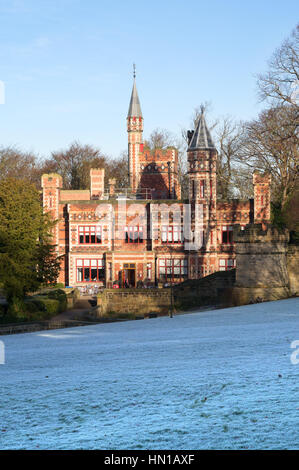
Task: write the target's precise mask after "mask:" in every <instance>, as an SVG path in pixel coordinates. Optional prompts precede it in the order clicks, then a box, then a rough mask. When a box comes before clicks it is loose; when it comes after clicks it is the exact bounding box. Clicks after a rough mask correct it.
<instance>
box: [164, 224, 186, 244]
mask: <svg viewBox="0 0 299 470" xmlns="http://www.w3.org/2000/svg"><path fill="white" fill-rule="evenodd" d="M182 240H183V228H182V227H181V226H180V225H162V228H161V242H162V243H182Z"/></svg>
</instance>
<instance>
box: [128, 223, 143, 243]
mask: <svg viewBox="0 0 299 470" xmlns="http://www.w3.org/2000/svg"><path fill="white" fill-rule="evenodd" d="M125 241H126V243H143V227H140V226H139V225H136V226H131V227H125Z"/></svg>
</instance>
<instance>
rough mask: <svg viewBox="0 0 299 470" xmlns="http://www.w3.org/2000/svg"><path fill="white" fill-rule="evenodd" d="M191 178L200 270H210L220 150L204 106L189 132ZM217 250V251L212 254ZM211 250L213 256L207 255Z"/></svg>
mask: <svg viewBox="0 0 299 470" xmlns="http://www.w3.org/2000/svg"><path fill="white" fill-rule="evenodd" d="M187 156H188V157H187V158H188V179H189V202H190V205H191V230H192V232H193V233H194V238H195V240H196V241H197V243H198V245H197V244H195V246H194V249H195V250H197V251H198V257H196V258H195V260H196V261H195V263H198V264H197V272H198V273H199V275H200V276H201V275H205V274H207V273H209V272H210V263H211V262H212V263H213V264H214V263H215V260H213V261H212V259H213V258H214V257H215V248H216V240H217V237H216V196H217V193H216V185H217V180H216V164H217V150H216V147H215V145H214V143H213V141H212V138H211V134H210V131H209V129H208V127H207V124H206V120H205V117H204V108H203V107H202V109H201V115H200V116H199V119H198V120H197V123H196V126H195V130H194V131H188V150H187ZM211 251H213V254H212V253H211ZM208 252H210V254H209V256H206V255H207V253H208Z"/></svg>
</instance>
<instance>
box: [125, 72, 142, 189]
mask: <svg viewBox="0 0 299 470" xmlns="http://www.w3.org/2000/svg"><path fill="white" fill-rule="evenodd" d="M133 78H134V82H133V89H132V95H131V100H130V105H129V111H128V116H127V130H128V173H129V181H130V187H131V189H132V190H133V191H136V190H137V188H138V185H139V180H140V168H139V153H140V152H142V151H143V139H142V133H143V117H142V112H141V106H140V102H139V97H138V93H137V88H136V80H135V78H136V73H135V65H134V74H133Z"/></svg>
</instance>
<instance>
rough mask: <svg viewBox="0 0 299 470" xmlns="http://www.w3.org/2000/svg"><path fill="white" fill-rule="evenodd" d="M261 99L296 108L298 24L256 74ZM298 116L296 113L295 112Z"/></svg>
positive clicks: (298, 76) (298, 70)
mask: <svg viewBox="0 0 299 470" xmlns="http://www.w3.org/2000/svg"><path fill="white" fill-rule="evenodd" d="M258 89H259V95H260V98H261V100H263V101H264V100H266V101H268V102H269V104H270V106H272V107H273V106H277V105H284V104H287V103H288V104H290V105H291V106H295V107H296V108H297V113H298V98H299V24H297V26H296V28H295V29H294V31H293V32H292V34H291V35H290V37H289V38H288V39H286V40H285V41H284V42H283V43H282V45H281V46H280V47H279V48H278V49H277V50H276V51H275V52H274V54H273V56H272V58H271V60H270V61H269V69H268V71H267V72H266V73H265V74H260V75H259V76H258ZM297 116H298V114H297Z"/></svg>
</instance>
